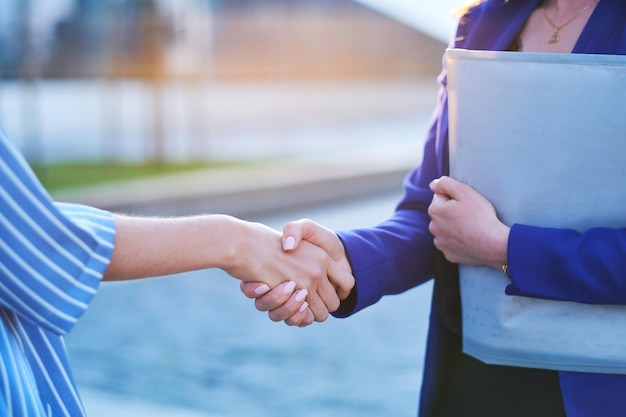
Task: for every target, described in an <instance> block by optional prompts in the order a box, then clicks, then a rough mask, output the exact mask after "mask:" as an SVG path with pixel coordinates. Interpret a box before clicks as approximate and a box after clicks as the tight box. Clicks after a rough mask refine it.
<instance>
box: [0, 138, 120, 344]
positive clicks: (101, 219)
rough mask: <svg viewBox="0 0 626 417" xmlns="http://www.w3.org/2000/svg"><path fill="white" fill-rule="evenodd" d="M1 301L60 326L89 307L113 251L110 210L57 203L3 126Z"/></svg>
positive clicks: (60, 329)
mask: <svg viewBox="0 0 626 417" xmlns="http://www.w3.org/2000/svg"><path fill="white" fill-rule="evenodd" d="M0 184H2V186H1V187H0V259H1V262H0V304H1V305H2V306H3V307H6V308H8V309H10V310H12V311H13V312H15V313H16V314H18V315H19V316H21V317H23V318H25V319H27V320H29V321H32V322H34V323H35V324H37V325H39V326H42V327H43V328H45V329H46V330H49V331H51V332H53V333H56V334H64V333H67V332H68V331H69V330H71V328H72V327H73V325H74V324H75V323H76V321H77V320H78V318H79V317H80V316H81V315H82V314H83V313H84V311H85V310H86V309H87V306H88V304H89V302H90V301H91V299H92V298H93V296H94V295H95V294H96V291H97V288H98V285H99V283H100V280H101V278H102V275H103V274H104V271H105V270H106V268H107V266H108V264H109V262H110V259H111V256H112V254H113V242H114V238H115V226H114V221H113V218H112V215H111V214H110V213H108V212H105V211H101V210H98V209H94V208H91V207H86V206H80V205H73V204H62V203H55V202H54V201H53V200H52V199H51V197H50V196H49V195H48V194H47V193H46V191H45V190H44V189H43V187H42V186H41V185H40V183H39V182H38V180H37V178H36V177H35V175H34V174H33V173H32V171H31V170H30V168H29V167H28V165H27V164H26V162H25V161H24V159H23V158H22V156H21V155H20V154H19V152H17V151H16V150H15V149H14V148H13V147H12V146H11V144H10V143H9V142H8V140H7V139H6V136H5V135H4V132H2V130H0Z"/></svg>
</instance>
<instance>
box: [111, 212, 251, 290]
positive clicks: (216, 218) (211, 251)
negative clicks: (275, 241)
mask: <svg viewBox="0 0 626 417" xmlns="http://www.w3.org/2000/svg"><path fill="white" fill-rule="evenodd" d="M114 219H115V227H116V237H115V246H114V251H113V258H112V260H111V264H110V265H109V267H108V269H107V271H106V273H105V276H104V279H105V280H126V279H137V278H146V277H154V276H162V275H170V274H175V273H179V272H185V271H191V270H198V269H205V268H228V267H229V266H230V265H231V264H232V262H233V258H234V257H235V256H236V253H237V251H238V246H239V245H240V242H241V240H242V237H243V235H244V231H245V228H246V226H245V223H244V222H242V221H240V220H238V219H235V218H233V217H230V216H225V215H204V216H194V217H183V218H142V217H129V216H122V215H115V216H114Z"/></svg>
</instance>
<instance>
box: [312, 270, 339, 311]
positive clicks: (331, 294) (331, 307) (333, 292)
mask: <svg viewBox="0 0 626 417" xmlns="http://www.w3.org/2000/svg"><path fill="white" fill-rule="evenodd" d="M317 292H318V294H319V295H320V298H321V299H322V301H323V302H324V306H325V307H326V310H327V311H328V312H330V311H335V310H337V309H338V308H339V303H340V302H341V300H340V299H339V295H338V294H337V289H336V288H335V286H334V285H333V284H332V283H331V282H330V281H329V280H328V278H326V279H324V280H323V281H321V282H320V285H319V286H318V287H317Z"/></svg>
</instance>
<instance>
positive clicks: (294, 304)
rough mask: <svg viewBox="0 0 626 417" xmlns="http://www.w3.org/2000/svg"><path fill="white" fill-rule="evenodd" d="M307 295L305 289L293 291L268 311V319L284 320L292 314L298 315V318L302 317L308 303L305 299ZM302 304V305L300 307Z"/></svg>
mask: <svg viewBox="0 0 626 417" xmlns="http://www.w3.org/2000/svg"><path fill="white" fill-rule="evenodd" d="M308 295H309V292H308V291H307V290H306V289H301V290H297V291H295V292H294V293H293V294H292V295H291V296H290V297H289V298H288V299H287V300H286V301H285V302H284V303H283V304H281V305H280V306H278V307H277V308H274V309H272V310H270V311H269V313H268V316H269V318H270V320H272V321H284V320H287V319H289V318H290V317H293V316H299V317H298V318H299V319H300V320H301V319H303V318H304V316H305V314H304V313H305V312H306V310H307V309H308V305H309V303H308V302H307V301H306V300H307V296H308ZM303 305H304V307H302V306H303ZM300 310H302V311H300ZM298 313H300V314H298Z"/></svg>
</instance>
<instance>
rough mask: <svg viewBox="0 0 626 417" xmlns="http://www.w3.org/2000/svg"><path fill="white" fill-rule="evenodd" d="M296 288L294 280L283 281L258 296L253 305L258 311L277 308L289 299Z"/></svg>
mask: <svg viewBox="0 0 626 417" xmlns="http://www.w3.org/2000/svg"><path fill="white" fill-rule="evenodd" d="M295 288H296V283H295V282H294V281H288V282H283V283H282V284H278V285H277V286H276V287H274V288H273V289H271V290H270V291H269V292H268V293H266V294H264V295H262V296H260V297H258V298H257V299H256V300H255V301H254V306H255V307H256V309H257V310H259V311H271V310H275V309H277V308H279V307H280V306H282V305H283V304H284V303H285V302H287V301H288V300H289V297H290V296H291V295H292V294H293V292H294V290H295Z"/></svg>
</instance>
